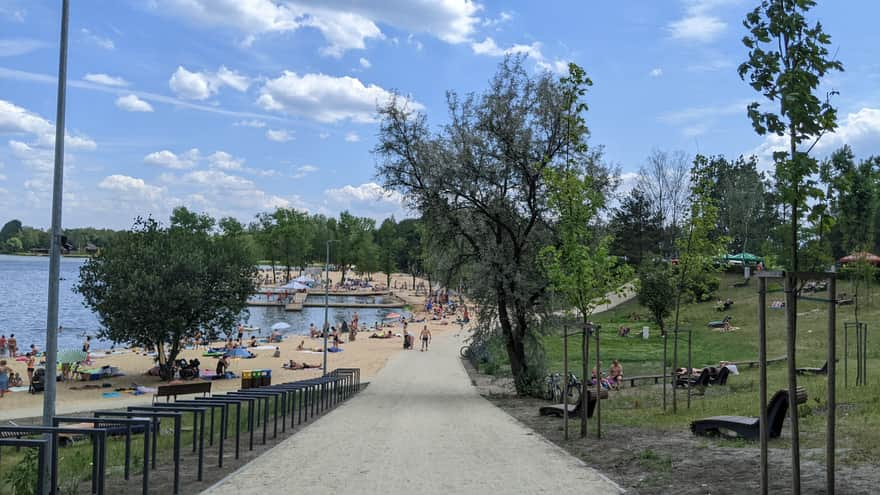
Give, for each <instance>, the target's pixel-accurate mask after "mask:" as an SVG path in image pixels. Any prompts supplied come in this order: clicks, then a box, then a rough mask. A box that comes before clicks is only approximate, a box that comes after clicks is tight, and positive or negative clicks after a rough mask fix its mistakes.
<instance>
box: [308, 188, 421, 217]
mask: <svg viewBox="0 0 880 495" xmlns="http://www.w3.org/2000/svg"><path fill="white" fill-rule="evenodd" d="M324 198H325V199H324V209H325V210H326V211H328V212H339V211H342V210H346V209H351V210H354V211H357V212H359V214H361V215H365V216H370V217H372V218H376V219H382V218H388V217H389V216H391V215H394V216H396V217H397V218H401V217H405V216H407V212H406V209H405V208H404V202H403V195H402V194H400V193H399V192H397V191H389V190H387V189H384V188H383V187H382V186H380V185H379V184H376V183H375V182H367V183H364V184H361V185H359V186H352V185H345V186H342V187H339V188H330V189H326V190H325V191H324Z"/></svg>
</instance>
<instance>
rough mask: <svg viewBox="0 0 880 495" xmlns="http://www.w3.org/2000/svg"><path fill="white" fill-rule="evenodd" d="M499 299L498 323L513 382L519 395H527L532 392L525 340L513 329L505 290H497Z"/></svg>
mask: <svg viewBox="0 0 880 495" xmlns="http://www.w3.org/2000/svg"><path fill="white" fill-rule="evenodd" d="M496 295H497V298H498V321H499V323H500V324H501V332H502V334H503V335H504V343H505V346H506V348H507V357H508V360H509V361H510V372H511V373H512V374H513V382H514V385H515V387H516V393H517V395H527V394H528V393H529V392H530V390H529V387H528V383H527V379H526V377H527V374H526V371H527V369H526V352H525V345H524V343H523V339H522V338H521V337H520V336H519V335H518V333H519V332H518V331H516V330H515V329H514V328H513V323H512V322H511V321H510V314H509V313H508V309H507V297H506V294H505V293H504V290H503V289H497V290H496Z"/></svg>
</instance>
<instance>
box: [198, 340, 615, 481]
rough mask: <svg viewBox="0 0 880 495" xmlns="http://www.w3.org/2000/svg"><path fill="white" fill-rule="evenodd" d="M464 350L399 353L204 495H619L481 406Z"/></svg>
mask: <svg viewBox="0 0 880 495" xmlns="http://www.w3.org/2000/svg"><path fill="white" fill-rule="evenodd" d="M417 345H418V344H417ZM460 345H461V343H460V339H459V338H458V337H455V336H453V335H446V336H443V337H438V338H436V339H435V340H434V342H433V343H432V348H431V350H430V351H429V352H419V351H408V352H401V353H398V354H397V355H395V356H394V357H393V358H392V359H391V360H389V362H388V364H387V365H386V366H385V368H383V369H382V371H380V372H379V374H378V375H377V376H376V377H374V379H373V380H372V381H371V384H370V386H369V387H367V388H366V390H364V391H363V392H362V393H361V394H359V395H357V396H355V397H354V398H353V399H351V400H349V401H348V402H346V403H344V404H342V405H341V406H339V407H338V408H337V409H335V410H333V411H331V412H330V413H328V414H327V415H325V416H324V417H322V418H320V419H318V420H317V421H316V422H315V423H312V424H311V425H309V426H307V427H306V428H304V429H303V430H302V431H300V432H298V433H296V434H295V435H293V436H292V437H290V438H288V439H287V440H285V441H284V442H282V443H281V444H279V445H277V446H276V447H274V448H273V449H271V450H269V451H268V452H266V453H265V454H263V455H262V456H260V457H259V458H258V459H256V460H254V461H253V462H251V463H250V464H247V465H245V466H243V467H242V468H241V469H239V470H238V471H236V472H234V473H232V474H231V475H230V476H229V477H227V478H226V479H224V480H222V481H220V482H219V483H218V484H216V485H215V486H213V487H211V488H209V489H208V490H207V491H206V492H204V493H206V494H212V495H221V494H235V495H241V494H245V493H278V494H289V493H304V494H309V495H314V494H323V493H338V494H382V495H396V494H407V495H409V494H412V493H416V494H418V495H428V494H443V495H450V494H458V493H468V494H470V493H529V494H531V493H554V494H560V495H568V494H578V495H581V494H616V493H620V492H621V490H620V489H619V488H618V487H617V485H615V484H614V483H613V482H611V481H610V480H608V479H606V478H605V477H603V476H602V475H601V474H599V473H598V472H596V471H595V470H593V469H591V468H589V467H587V466H585V465H584V464H583V463H582V462H581V461H580V460H578V459H576V458H575V457H573V456H571V455H569V454H568V453H566V452H565V451H563V450H562V449H560V448H558V447H556V446H555V445H553V444H551V443H550V442H547V441H545V440H544V439H543V438H542V437H541V436H540V435H538V434H537V433H534V432H532V430H530V429H528V428H526V427H525V426H523V425H522V424H520V423H518V422H517V421H516V420H514V419H513V418H511V417H510V416H508V415H507V414H506V413H504V412H503V411H501V410H500V409H498V408H496V407H495V406H493V405H492V404H490V403H489V402H488V401H486V400H485V399H483V398H482V397H480V396H479V395H478V394H477V393H476V391H475V389H474V387H472V386H471V383H470V379H469V377H468V376H467V373H466V372H465V370H464V368H463V366H462V364H461V362H460V359H459V358H458V349H459V347H460ZM548 421H549V419H548ZM264 490H265V491H264Z"/></svg>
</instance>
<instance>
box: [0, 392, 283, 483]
mask: <svg viewBox="0 0 880 495" xmlns="http://www.w3.org/2000/svg"><path fill="white" fill-rule="evenodd" d="M299 400H300V398H299V397H297V407H299ZM260 402H261V403H262V401H260ZM268 407H269V434H270V435H271V432H272V428H273V424H274V423H273V421H274V420H273V419H272V414H273V411H274V410H275V409H274V408H275V398H274V397H272V398H270V399H269V406H268ZM262 410H263V409H262V406H261V407H260V409H259V412H260V413H261V414H260V421H261V423H260V424H259V425H256V420H255V426H254V444H255V445H258V444H260V443H261V441H262V429H263V426H262V418H263V416H262ZM210 414H211V412H210V409H209V410H208V411H207V413H206V416H205V428H206V429H205V433H206V435H209V434H210V432H211V430H210ZM279 414H280V409H279ZM247 418H248V405H247V403H246V402H245V403H243V404H242V407H241V419H240V424H241V447H242V449H247V445H248V441H249V440H248V439H249V435H250V434H249V433H247V431H248V429H247V426H248V423H247ZM214 421H215V424H214V440H215V443H214V447H213V448H214V449H216V448H217V443H216V442H217V440H218V439H219V438H220V426H221V425H220V409H216V412H215V418H214ZM280 421H281V418H280V417H279V428H280V426H281V424H280ZM287 421H290V412H288V416H287ZM227 431H228V432H229V438H228V439H227V442H228V443H227V444H226V445H225V448H226V451H227V452H229V451H230V449H234V448H235V444H234V442H235V406H234V405H232V406H230V408H229V417H228V418H227ZM193 434H194V432H193V414H192V413H185V414H184V415H183V417H182V419H181V435H180V436H181V441H180V445H181V453H182V454H187V453H188V452H191V449H192V438H193ZM208 444H209V441H208V436H205V451H206V453H205V461H204V462H205V467H206V468H208V467H209V466H211V465H212V463H213V462H214V461H215V460H216V452H215V451H213V450H212V452H213V453H212V454H210V455H209V454H208V453H207V452H208V449H209V446H208ZM173 447H174V420H173V419H172V418H162V421H161V425H160V434H159V440H158V447H157V460H158V462H159V464H158V466H157V467H158V468H160V469H161V468H163V467H164V468H168V467H170V465H172V464H173V462H172V452H173ZM143 451H144V449H143V437H142V436H140V435H133V436H132V442H131V473H132V479H135V478H137V477H139V476H140V473H141V471H142V469H141V468H142V466H143ZM24 458H25V450H24V449H22V450H21V451H16V450H15V449H14V448H12V447H3V452H2V456H0V493H14V492H13V491H12V488H11V487H10V486H9V484H8V483H7V481H6V477H7V475H8V474H9V473H10V471H13V470H17V469H21V467H22V466H21V465H20V464H19V463H20V462H22V461H23V459H24ZM91 459H92V447H91V442H90V441H89V440H88V439H83V440H80V441H78V442H76V443H75V444H73V445H71V446H69V447H62V448H61V449H60V450H59V463H58V469H59V480H60V482H61V484H62V493H71V494H75V493H78V491H77V490H78V487H81V488H82V489H83V490H86V489H87V487H88V486H89V484H88V483H89V481H90V480H91ZM124 465H125V437H124V436H120V437H111V438H109V439H108V442H107V476H108V477H117V478H122V477H123V472H124ZM192 469H195V468H194V465H193V467H192Z"/></svg>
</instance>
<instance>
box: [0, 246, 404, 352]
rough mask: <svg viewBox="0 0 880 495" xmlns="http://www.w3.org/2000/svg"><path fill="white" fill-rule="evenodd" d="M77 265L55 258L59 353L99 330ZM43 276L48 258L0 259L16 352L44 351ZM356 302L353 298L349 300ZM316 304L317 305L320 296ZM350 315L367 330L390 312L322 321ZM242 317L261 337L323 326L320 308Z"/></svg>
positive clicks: (0, 289)
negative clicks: (274, 329) (79, 285)
mask: <svg viewBox="0 0 880 495" xmlns="http://www.w3.org/2000/svg"><path fill="white" fill-rule="evenodd" d="M83 261H84V260H83V259H80V258H62V259H61V279H62V280H61V285H60V294H59V322H60V324H61V325H62V326H63V328H64V331H63V332H61V333H60V334H59V335H58V347H59V348H60V349H66V348H79V347H80V345H81V343H82V341H83V338H84V336H85V335H95V333H97V331H98V329H99V328H100V324H99V322H98V318H97V316H96V315H95V314H94V313H92V312H91V311H90V310H89V309H88V308H86V307H85V306H83V299H82V297H81V296H80V295H79V294H77V293H75V292H74V291H73V286H74V285H75V284H76V282H77V281H78V280H79V267H80V266H81V265H82V263H83ZM48 274H49V258H48V257H43V256H8V255H0V314H2V315H3V317H2V319H0V334H5V335H6V336H7V337H8V336H9V334H12V333H14V334H15V336H16V337H17V338H18V342H19V346H20V347H21V348H27V347H29V346H30V345H31V344H37V346H38V347H40V348H41V349H42V348H44V347H45V340H46V305H47V299H48V284H49V282H48ZM313 297H314V296H313ZM336 297H343V298H348V297H350V296H336ZM360 297H361V296H356V297H354V298H353V299H351V301H356V300H358V299H359V298H360ZM381 297H382V296H367V297H364V298H363V299H364V301H363V302H368V301H367V300H368V299H373V300H374V301H375V302H381V301H380V299H381ZM333 298H334V296H331V299H333ZM320 300H321V301H323V297H321V299H320ZM336 300H339V299H336ZM346 302H348V301H346ZM359 302H360V301H359ZM355 311H357V312H358V314H359V315H360V321H361V325H368V326H372V325H373V323H374V322H376V321H381V319H382V318H383V317H384V316H385V315H387V314H388V313H390V312H392V311H394V310H392V309H384V308H382V309H373V308H358V309H349V308H330V310H329V314H328V317H329V320H330V322H331V324H337V323H338V322H340V321H342V320H347V321H351V318H352V316H353V315H354V312H355ZM248 313H249V314H248V315H247V317H246V320H245V321H246V324H247V325H250V326H257V327H260V328H262V329H263V332H262V333H263V335H266V334H267V333H269V332H271V330H270V327H271V326H272V325H273V324H274V323H278V322H282V321H283V322H286V323H288V324H290V326H291V328H289V329H288V330H286V331H285V332H284V333H289V334H302V335H305V334H308V328H309V324H310V323H314V324H315V326H317V327H321V325H323V323H324V308H304V309H303V311H301V312H286V311H284V310H283V308H280V307H251V308H249V309H248ZM110 345H111V343H110V342H105V341H94V342H93V344H92V347H93V348H95V349H102V348H109V347H110Z"/></svg>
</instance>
